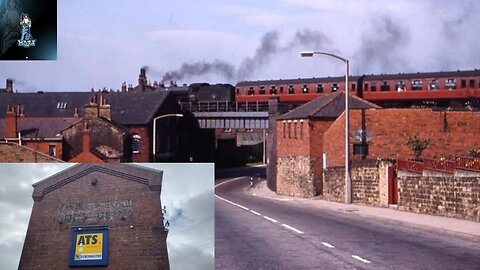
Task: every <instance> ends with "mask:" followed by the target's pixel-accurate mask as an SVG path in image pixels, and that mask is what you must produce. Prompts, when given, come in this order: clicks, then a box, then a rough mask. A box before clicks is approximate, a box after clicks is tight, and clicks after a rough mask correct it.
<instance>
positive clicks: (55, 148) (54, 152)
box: [48, 145, 57, 157]
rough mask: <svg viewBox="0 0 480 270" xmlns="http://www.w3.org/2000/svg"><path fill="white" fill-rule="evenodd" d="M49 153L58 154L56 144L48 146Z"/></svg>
mask: <svg viewBox="0 0 480 270" xmlns="http://www.w3.org/2000/svg"><path fill="white" fill-rule="evenodd" d="M48 155H50V156H52V157H56V156H57V146H56V145H49V146H48Z"/></svg>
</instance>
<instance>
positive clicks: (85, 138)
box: [82, 121, 90, 153]
mask: <svg viewBox="0 0 480 270" xmlns="http://www.w3.org/2000/svg"><path fill="white" fill-rule="evenodd" d="M82 152H85V153H88V152H90V130H88V123H87V121H85V125H84V127H83V132H82Z"/></svg>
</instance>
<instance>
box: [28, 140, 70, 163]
mask: <svg viewBox="0 0 480 270" xmlns="http://www.w3.org/2000/svg"><path fill="white" fill-rule="evenodd" d="M22 144H23V145H24V146H25V147H28V148H30V149H32V150H34V151H38V152H40V153H43V154H45V155H49V148H50V145H54V146H55V147H56V148H57V155H56V156H54V158H58V159H62V153H63V142H61V141H40V142H34V141H23V142H22Z"/></svg>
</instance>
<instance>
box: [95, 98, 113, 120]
mask: <svg viewBox="0 0 480 270" xmlns="http://www.w3.org/2000/svg"><path fill="white" fill-rule="evenodd" d="M98 116H99V117H103V118H106V119H108V120H111V119H112V116H111V110H110V104H107V99H106V98H104V97H103V96H100V102H99V104H98Z"/></svg>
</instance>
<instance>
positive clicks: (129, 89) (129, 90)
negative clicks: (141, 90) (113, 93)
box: [128, 84, 133, 92]
mask: <svg viewBox="0 0 480 270" xmlns="http://www.w3.org/2000/svg"><path fill="white" fill-rule="evenodd" d="M132 91H133V85H131V84H129V85H128V92H132Z"/></svg>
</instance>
